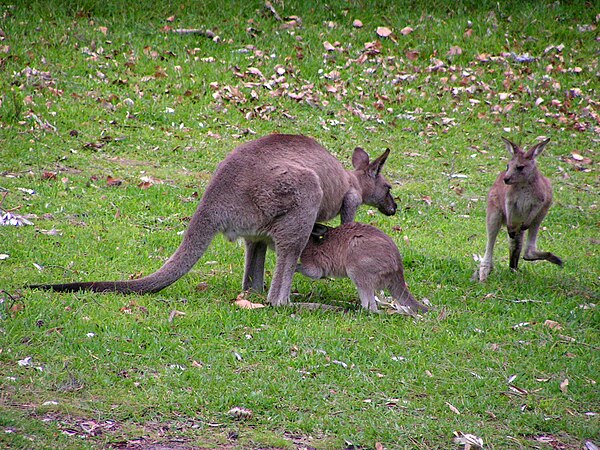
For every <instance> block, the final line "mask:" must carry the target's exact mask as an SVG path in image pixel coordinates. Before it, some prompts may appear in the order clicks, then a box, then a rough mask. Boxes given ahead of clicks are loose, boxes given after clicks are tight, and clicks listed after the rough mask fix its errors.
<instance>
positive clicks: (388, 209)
mask: <svg viewBox="0 0 600 450" xmlns="http://www.w3.org/2000/svg"><path fill="white" fill-rule="evenodd" d="M397 209H398V205H397V204H396V202H392V203H391V204H389V205H385V206H382V207H381V208H379V212H382V213H383V214H385V215H386V216H393V215H394V214H396V210H397Z"/></svg>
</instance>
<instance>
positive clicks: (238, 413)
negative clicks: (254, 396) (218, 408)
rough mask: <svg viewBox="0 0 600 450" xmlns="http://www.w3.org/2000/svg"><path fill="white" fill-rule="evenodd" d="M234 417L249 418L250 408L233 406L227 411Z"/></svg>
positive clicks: (250, 415)
mask: <svg viewBox="0 0 600 450" xmlns="http://www.w3.org/2000/svg"><path fill="white" fill-rule="evenodd" d="M227 414H229V415H230V416H231V417H233V418H234V419H250V418H251V417H252V414H253V413H252V410H250V409H248V408H242V407H240V406H234V407H233V408H231V409H230V410H229V411H227Z"/></svg>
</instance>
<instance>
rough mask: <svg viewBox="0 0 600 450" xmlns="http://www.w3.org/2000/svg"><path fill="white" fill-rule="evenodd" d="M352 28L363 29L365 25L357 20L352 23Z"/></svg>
mask: <svg viewBox="0 0 600 450" xmlns="http://www.w3.org/2000/svg"><path fill="white" fill-rule="evenodd" d="M352 26H353V27H354V28H362V26H363V23H362V22H361V21H360V20H358V19H355V20H354V22H352Z"/></svg>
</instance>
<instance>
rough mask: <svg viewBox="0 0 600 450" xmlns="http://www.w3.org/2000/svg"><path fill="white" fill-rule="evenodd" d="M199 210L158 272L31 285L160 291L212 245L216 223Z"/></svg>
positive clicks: (60, 288)
mask: <svg viewBox="0 0 600 450" xmlns="http://www.w3.org/2000/svg"><path fill="white" fill-rule="evenodd" d="M200 210H201V208H200V207H199V208H198V210H197V211H196V213H195V214H194V216H193V217H192V220H191V221H190V224H189V226H188V228H187V230H186V232H185V234H184V236H183V241H182V242H181V244H180V245H179V248H178V249H177V250H176V251H175V253H173V255H172V256H171V257H170V258H169V259H168V260H167V261H166V262H165V263H164V264H163V266H162V267H161V268H160V269H158V270H157V271H156V272H154V273H152V274H150V275H148V276H145V277H143V278H139V279H137V280H126V281H89V282H83V283H63V284H38V285H30V286H29V287H30V288H32V289H44V290H50V291H58V292H74V291H82V290H86V291H93V292H120V293H122V294H134V293H135V294H145V293H151V292H158V291H160V290H161V289H164V288H166V287H167V286H169V285H170V284H173V283H174V282H175V281H177V280H178V279H179V278H181V277H182V276H183V275H185V274H186V273H188V272H189V271H190V270H191V268H192V267H193V266H194V264H196V262H198V260H199V259H200V258H201V257H202V255H203V254H204V252H205V251H206V249H207V248H208V245H209V244H210V243H211V241H212V239H213V237H214V236H215V234H217V229H216V227H215V225H214V222H213V221H212V220H210V219H208V218H206V217H205V215H204V214H203V213H204V211H202V212H201V211H200Z"/></svg>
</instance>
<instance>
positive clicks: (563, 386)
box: [560, 378, 569, 394]
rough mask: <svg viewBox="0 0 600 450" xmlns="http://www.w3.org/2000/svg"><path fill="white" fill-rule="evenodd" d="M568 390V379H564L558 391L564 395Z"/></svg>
mask: <svg viewBox="0 0 600 450" xmlns="http://www.w3.org/2000/svg"><path fill="white" fill-rule="evenodd" d="M568 388H569V379H568V378H565V379H564V380H563V381H562V382H561V383H560V390H561V391H563V392H564V393H565V394H566V393H567V391H568Z"/></svg>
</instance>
